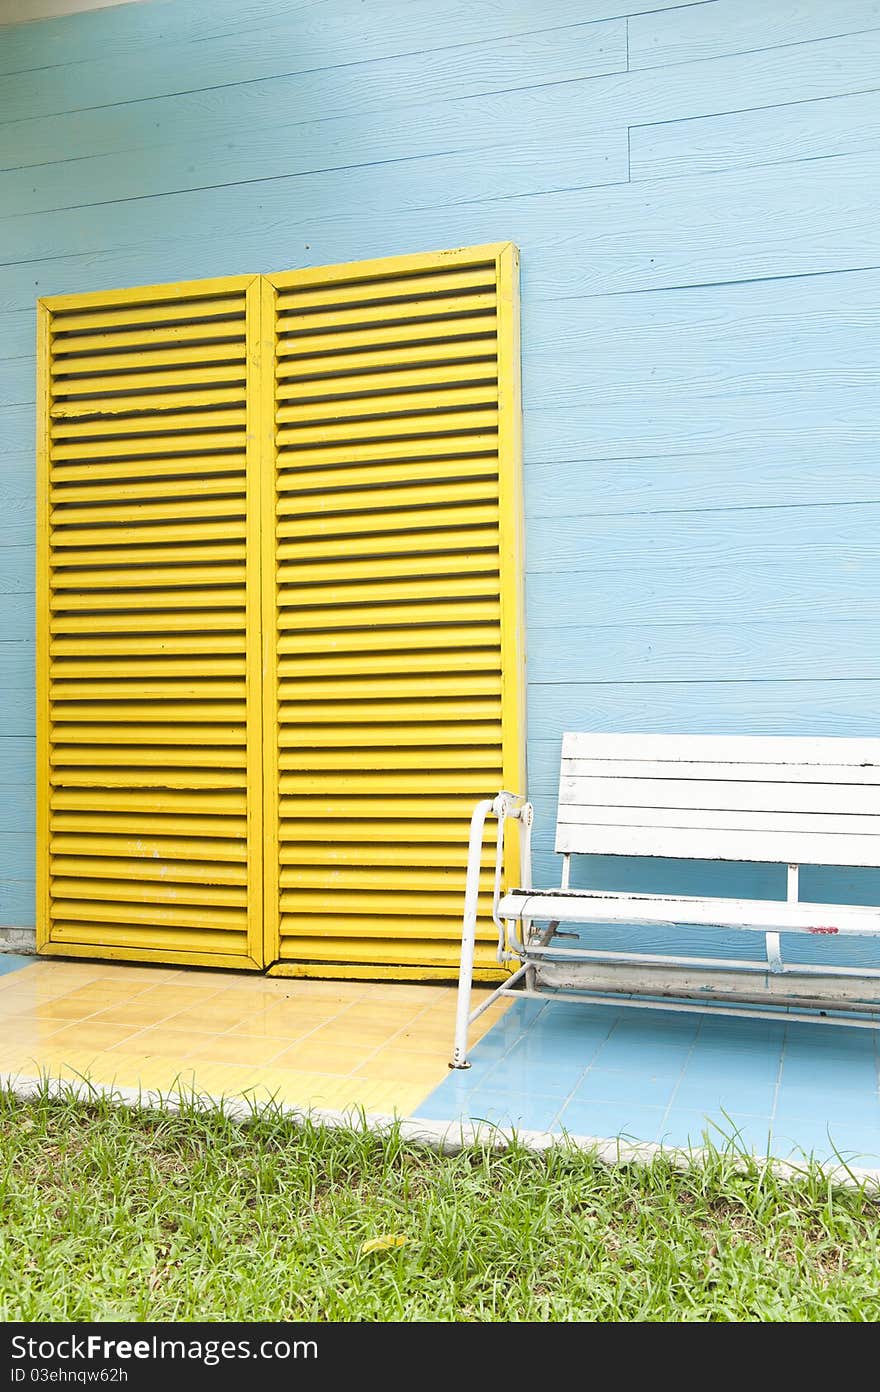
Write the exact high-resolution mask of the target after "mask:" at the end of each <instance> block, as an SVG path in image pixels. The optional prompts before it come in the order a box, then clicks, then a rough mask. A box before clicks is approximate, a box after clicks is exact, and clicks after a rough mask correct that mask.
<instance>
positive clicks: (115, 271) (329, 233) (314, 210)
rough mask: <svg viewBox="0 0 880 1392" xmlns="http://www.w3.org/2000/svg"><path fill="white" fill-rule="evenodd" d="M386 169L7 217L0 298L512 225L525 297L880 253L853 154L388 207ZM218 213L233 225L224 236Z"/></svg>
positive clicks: (856, 261) (866, 169)
mask: <svg viewBox="0 0 880 1392" xmlns="http://www.w3.org/2000/svg"><path fill="white" fill-rule="evenodd" d="M391 168H393V167H391ZM877 172H880V161H878V171H877ZM386 175H387V177H386V178H385V179H382V180H378V181H377V188H376V189H375V190H373V191H372V192H371V193H370V195H369V197H368V198H366V200H365V203H364V204H363V205H362V206H357V204H356V200H353V197H352V188H353V187H357V188H358V191H360V190H361V187H362V178H361V175H360V173H359V172H358V171H353V172H352V174H351V175H349V174H348V173H347V172H343V173H341V174H340V176H339V177H338V178H336V179H335V180H334V181H333V184H334V187H333V189H332V190H329V189H328V201H324V200H323V199H318V200H317V201H316V202H314V203H311V202H309V201H303V200H302V199H301V198H294V196H293V192H292V189H291V187H289V184H290V183H292V184H293V185H297V184H298V183H299V181H297V180H294V181H282V184H283V188H282V185H279V184H278V183H270V184H266V185H262V186H261V193H260V195H259V196H256V195H255V193H254V190H253V189H251V188H238V189H222V190H210V191H203V192H198V193H193V194H177V195H169V196H165V197H162V198H157V199H144V200H143V201H142V202H138V203H122V204H116V205H112V206H108V207H107V208H105V209H104V210H103V211H102V215H101V218H100V219H97V220H96V219H95V218H94V215H93V214H92V213H91V212H90V211H89V210H88V209H82V210H73V211H68V212H64V213H49V214H39V215H34V216H31V217H28V216H26V217H22V218H19V219H14V220H7V221H6V222H5V223H4V224H3V226H2V228H0V238H2V239H4V240H5V241H6V242H8V243H9V260H10V262H11V261H14V260H15V258H16V257H17V256H19V257H22V258H26V259H27V261H28V262H31V264H30V265H28V266H27V267H25V266H24V265H22V266H19V267H16V266H14V265H12V264H6V265H4V266H0V307H3V308H23V307H25V302H27V303H30V302H31V300H32V297H33V295H34V294H35V293H36V294H55V293H61V292H63V291H73V290H86V289H91V288H93V287H97V286H99V285H102V286H108V285H125V284H143V283H150V281H155V280H157V279H166V280H167V279H169V278H170V279H175V278H183V277H189V276H192V277H198V276H199V275H212V274H221V273H228V274H232V273H236V272H238V271H246V270H250V271H254V270H259V269H267V270H268V269H273V268H274V269H283V268H284V267H289V266H291V265H295V264H322V263H328V262H335V261H346V260H356V259H360V258H367V257H370V256H380V255H391V254H396V253H401V252H407V251H417V250H422V251H424V250H428V249H431V248H436V247H443V246H459V245H463V244H467V243H471V244H473V243H476V242H482V241H494V240H504V239H507V238H509V239H510V240H512V241H515V242H516V243H517V244H518V245H519V246H520V248H521V249H522V252H523V287H524V295H525V298H526V302H527V303H528V302H529V301H530V300H532V299H540V298H554V297H560V298H562V297H566V296H577V295H584V294H595V293H598V292H600V291H609V290H619V291H622V290H630V291H631V290H635V289H648V288H659V287H664V286H665V287H669V286H675V285H687V284H690V285H693V284H705V283H707V282H712V281H731V280H736V281H742V280H749V279H755V278H763V277H769V276H780V275H796V274H802V273H810V274H815V273H817V272H820V271H824V272H827V271H833V270H841V269H855V268H858V267H869V266H874V267H876V266H880V221H878V220H877V218H876V216H875V212H876V209H875V206H874V192H873V180H874V178H875V177H876V174H875V171H874V169H873V167H872V166H866V164H865V161H864V160H863V159H862V158H861V157H856V156H852V157H844V158H841V159H831V160H818V161H815V162H814V163H805V164H794V165H784V166H779V167H778V168H777V167H774V168H767V169H752V170H735V171H731V172H725V173H721V174H713V175H705V176H703V177H701V178H698V179H689V180H681V181H677V182H676V188H677V189H679V190H680V191H681V197H680V198H677V199H670V198H669V196H668V193H667V192H666V187H665V185H663V184H654V183H650V184H621V185H614V186H611V187H608V188H603V189H583V190H576V191H573V192H565V193H559V194H557V195H554V196H553V197H548V198H511V199H501V200H494V201H487V202H478V203H471V204H461V205H450V204H448V202H444V190H442V189H439V190H435V191H433V192H429V193H428V194H427V195H425V196H426V198H427V199H428V200H429V201H431V200H432V199H433V200H434V201H436V203H437V206H436V207H423V208H418V209H406V210H403V209H401V210H400V211H399V212H395V216H394V217H393V218H389V216H388V204H387V202H385V201H383V199H384V198H385V195H386V194H387V191H388V189H389V188H391V187H393V185H394V176H393V175H389V174H388V171H387V170H386ZM355 176H357V177H356V178H355ZM383 191H384V192H383ZM842 210H843V211H842ZM13 223H14V225H13ZM733 225H736V226H737V228H738V235H737V236H736V237H735V238H732V237H731V236H730V230H729V229H730V227H731V226H733ZM217 227H222V228H223V234H222V237H221V238H218V239H217V240H216V241H215V240H213V236H214V229H215V228H217ZM683 228H686V229H687V232H686V235H685V234H684V233H683ZM169 229H173V231H172V232H171V234H170V235H169ZM316 231H317V232H318V235H317V236H316ZM41 257H42V258H48V259H44V260H43V261H42V262H39V258H41ZM37 263H38V264H37ZM605 428H606V429H607V427H605ZM680 428H681V423H679V433H680ZM622 452H625V453H634V452H635V453H638V451H637V450H636V451H633V450H632V449H631V448H629V447H628V448H627V450H625V451H622Z"/></svg>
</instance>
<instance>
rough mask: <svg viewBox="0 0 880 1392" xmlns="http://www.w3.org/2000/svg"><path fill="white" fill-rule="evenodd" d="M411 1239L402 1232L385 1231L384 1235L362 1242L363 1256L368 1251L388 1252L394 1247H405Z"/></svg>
mask: <svg viewBox="0 0 880 1392" xmlns="http://www.w3.org/2000/svg"><path fill="white" fill-rule="evenodd" d="M408 1241H409V1238H408V1237H404V1236H403V1234H402V1233H384V1234H383V1235H382V1237H371V1238H369V1239H368V1240H367V1241H366V1242H362V1243H361V1256H363V1255H364V1254H365V1253H366V1252H388V1251H389V1250H390V1249H391V1248H392V1247H405V1246H406V1244H407V1242H408Z"/></svg>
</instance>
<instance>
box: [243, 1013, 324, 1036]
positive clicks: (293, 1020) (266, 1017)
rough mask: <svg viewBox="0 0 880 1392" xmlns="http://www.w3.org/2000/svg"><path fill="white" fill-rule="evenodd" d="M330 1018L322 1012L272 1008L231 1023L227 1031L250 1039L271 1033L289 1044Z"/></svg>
mask: <svg viewBox="0 0 880 1392" xmlns="http://www.w3.org/2000/svg"><path fill="white" fill-rule="evenodd" d="M331 1018H332V1017H328V1016H327V1015H326V1014H324V1013H323V1012H317V1011H309V1010H295V1011H291V1010H286V1009H285V1010H278V1009H273V1010H267V1011H263V1012H261V1013H255V1014H254V1015H253V1016H251V1017H250V1018H249V1019H244V1020H242V1021H240V1022H239V1024H237V1025H232V1026H231V1028H230V1029H229V1031H228V1033H229V1034H234V1035H240V1036H243V1037H246V1038H250V1039H257V1038H260V1037H261V1036H263V1035H272V1036H273V1037H279V1038H282V1039H286V1040H287V1041H288V1042H289V1043H290V1044H293V1043H294V1042H295V1041H296V1040H299V1039H302V1038H303V1037H304V1036H305V1035H307V1034H311V1033H312V1031H313V1030H316V1029H318V1028H319V1027H320V1026H322V1025H326V1024H327V1023H328V1019H331Z"/></svg>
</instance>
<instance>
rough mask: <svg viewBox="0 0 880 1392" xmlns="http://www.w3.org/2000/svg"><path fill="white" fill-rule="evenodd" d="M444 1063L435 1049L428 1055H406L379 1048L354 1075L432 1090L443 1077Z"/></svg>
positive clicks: (393, 1050) (442, 1056) (396, 1050)
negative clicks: (432, 1053)
mask: <svg viewBox="0 0 880 1392" xmlns="http://www.w3.org/2000/svg"><path fill="white" fill-rule="evenodd" d="M447 1063H448V1060H447V1059H446V1058H445V1056H444V1055H443V1054H441V1053H440V1052H439V1050H438V1052H437V1054H436V1055H435V1056H434V1057H432V1056H431V1055H430V1054H417V1053H407V1052H406V1051H405V1050H403V1049H395V1048H393V1047H390V1048H385V1049H380V1050H379V1052H378V1053H377V1054H374V1055H373V1057H372V1058H369V1059H367V1060H366V1061H365V1062H364V1063H362V1064H360V1066H359V1067H358V1068H357V1069H356V1070H355V1076H356V1077H361V1078H375V1079H376V1080H377V1081H379V1082H386V1081H387V1082H400V1083H414V1084H415V1083H423V1084H424V1086H425V1088H429V1087H436V1086H437V1084H438V1083H440V1082H442V1081H443V1079H444V1078H445V1077H446V1071H447Z"/></svg>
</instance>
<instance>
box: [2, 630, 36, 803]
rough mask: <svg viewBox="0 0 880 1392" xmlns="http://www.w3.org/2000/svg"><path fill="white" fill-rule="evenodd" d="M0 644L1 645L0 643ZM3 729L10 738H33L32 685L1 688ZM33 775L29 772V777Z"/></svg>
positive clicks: (33, 703) (33, 707)
mask: <svg viewBox="0 0 880 1392" xmlns="http://www.w3.org/2000/svg"><path fill="white" fill-rule="evenodd" d="M0 646H3V645H2V644H0ZM3 730H4V734H5V735H6V736H8V737H9V738H10V739H33V738H34V735H35V732H36V713H35V699H34V688H33V685H32V684H31V685H28V686H26V687H19V686H9V687H4V690H3ZM32 776H33V775H32V774H31V777H32Z"/></svg>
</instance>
